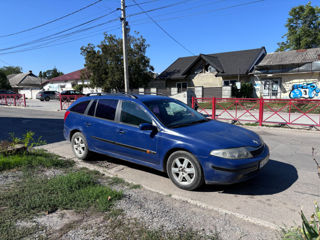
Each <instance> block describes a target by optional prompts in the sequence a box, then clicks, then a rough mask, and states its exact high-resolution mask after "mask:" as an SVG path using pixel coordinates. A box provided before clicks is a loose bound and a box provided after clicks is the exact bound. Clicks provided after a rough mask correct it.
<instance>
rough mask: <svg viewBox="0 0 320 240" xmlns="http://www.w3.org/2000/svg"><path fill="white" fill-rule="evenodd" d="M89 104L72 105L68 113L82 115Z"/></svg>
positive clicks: (86, 102)
mask: <svg viewBox="0 0 320 240" xmlns="http://www.w3.org/2000/svg"><path fill="white" fill-rule="evenodd" d="M88 104H89V101H85V102H81V103H78V104H77V105H74V106H73V107H72V108H71V109H70V111H71V112H76V113H84V112H85V111H86V108H87V106H88Z"/></svg>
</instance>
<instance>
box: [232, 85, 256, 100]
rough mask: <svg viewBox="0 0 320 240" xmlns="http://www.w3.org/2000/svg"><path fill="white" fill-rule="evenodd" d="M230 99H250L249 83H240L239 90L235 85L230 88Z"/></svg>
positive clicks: (251, 89) (250, 88)
mask: <svg viewBox="0 0 320 240" xmlns="http://www.w3.org/2000/svg"><path fill="white" fill-rule="evenodd" d="M231 93H232V97H236V98H252V95H253V85H252V83H251V82H241V88H240V89H238V88H237V86H236V85H232V88H231Z"/></svg>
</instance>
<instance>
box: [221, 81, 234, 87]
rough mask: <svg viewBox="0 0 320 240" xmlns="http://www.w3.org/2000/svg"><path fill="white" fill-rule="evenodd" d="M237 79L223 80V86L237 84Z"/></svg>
mask: <svg viewBox="0 0 320 240" xmlns="http://www.w3.org/2000/svg"><path fill="white" fill-rule="evenodd" d="M236 82H237V80H224V81H223V86H233V85H235V84H236Z"/></svg>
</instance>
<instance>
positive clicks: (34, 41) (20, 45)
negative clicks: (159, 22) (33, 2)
mask: <svg viewBox="0 0 320 240" xmlns="http://www.w3.org/2000/svg"><path fill="white" fill-rule="evenodd" d="M188 1H193V0H184V1H180V2H177V3H173V4H169V5H165V6H162V7H158V8H154V9H149V10H146V11H143V12H137V13H134V14H131V15H129V16H128V17H130V16H137V15H140V14H144V13H147V12H151V11H157V10H161V9H164V8H168V7H173V6H176V5H179V4H182V3H185V2H188ZM118 10H119V9H115V10H113V11H111V12H109V13H107V14H104V15H102V16H99V17H96V18H94V19H91V20H89V21H86V22H84V23H81V24H78V25H76V26H73V27H70V28H68V29H65V30H62V31H59V32H57V33H53V34H50V35H47V36H45V37H41V38H38V39H35V40H32V41H29V42H25V43H22V44H18V45H14V46H10V47H6V48H1V49H0V52H3V51H8V50H12V49H15V48H19V47H24V46H28V45H32V44H35V43H38V42H45V41H47V40H51V39H54V38H58V37H60V36H57V35H59V34H62V33H65V32H68V31H70V30H72V29H74V28H78V27H81V26H83V25H87V24H89V23H92V22H94V21H97V20H99V19H101V18H103V17H106V16H108V15H111V14H112V13H114V12H116V11H118ZM96 26H100V24H98V25H95V26H94V27H96ZM88 29H90V28H86V29H85V30H88ZM85 30H84V31H85ZM73 33H78V31H74V32H73ZM69 35H70V34H65V35H61V36H69Z"/></svg>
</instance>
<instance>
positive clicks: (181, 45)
mask: <svg viewBox="0 0 320 240" xmlns="http://www.w3.org/2000/svg"><path fill="white" fill-rule="evenodd" d="M132 1H133V2H134V3H135V4H137V6H138V7H139V8H140V9H141V11H142V12H143V13H145V14H146V15H147V17H148V18H149V19H150V20H151V21H152V22H153V23H154V24H155V25H156V26H157V27H158V28H160V29H161V31H162V32H164V33H165V34H166V35H167V36H168V37H169V38H171V39H172V40H173V41H174V42H176V43H177V44H178V45H179V46H180V47H182V48H183V49H184V50H186V51H187V52H189V53H191V54H192V55H195V54H194V53H193V52H192V51H190V50H189V49H188V48H187V47H185V46H184V45H183V44H182V43H181V42H179V41H178V40H177V39H175V38H174V37H173V36H172V35H171V34H170V33H168V32H167V31H166V30H165V29H164V28H163V27H162V26H161V25H160V24H159V23H158V22H157V21H155V20H154V19H153V18H152V17H151V16H150V15H149V14H148V13H147V12H146V11H145V10H144V9H143V8H142V7H141V6H140V5H139V4H138V3H137V2H136V0H132Z"/></svg>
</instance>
